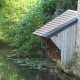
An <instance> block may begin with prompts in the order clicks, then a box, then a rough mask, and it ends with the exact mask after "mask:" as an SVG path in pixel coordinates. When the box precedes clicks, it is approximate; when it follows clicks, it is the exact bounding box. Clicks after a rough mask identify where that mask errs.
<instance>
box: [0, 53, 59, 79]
mask: <svg viewBox="0 0 80 80" xmlns="http://www.w3.org/2000/svg"><path fill="white" fill-rule="evenodd" d="M1 53H2V52H1ZM4 53H5V52H4ZM53 79H54V80H59V79H58V78H57V77H56V75H50V74H49V70H45V71H40V70H36V69H30V68H29V67H23V66H20V65H18V64H16V63H13V62H12V61H10V60H7V59H6V55H5V54H3V53H2V54H1V55H0V80H53Z"/></svg>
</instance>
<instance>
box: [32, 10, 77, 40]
mask: <svg viewBox="0 0 80 80" xmlns="http://www.w3.org/2000/svg"><path fill="white" fill-rule="evenodd" d="M77 20H78V19H77V11H73V10H67V11H65V12H64V13H62V14H61V15H60V16H58V17H56V18H55V19H53V20H51V21H50V22H48V23H47V24H46V25H44V26H43V27H41V28H40V29H38V30H36V31H35V32H33V34H35V35H38V36H42V37H45V38H47V39H48V38H50V37H51V36H53V35H55V34H57V33H59V32H61V31H62V30H64V29H66V28H68V27H70V26H71V25H73V24H74V23H76V22H77Z"/></svg>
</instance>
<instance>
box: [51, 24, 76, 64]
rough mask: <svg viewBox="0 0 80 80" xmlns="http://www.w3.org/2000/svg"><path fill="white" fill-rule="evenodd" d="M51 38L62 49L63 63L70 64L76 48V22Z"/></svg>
mask: <svg viewBox="0 0 80 80" xmlns="http://www.w3.org/2000/svg"><path fill="white" fill-rule="evenodd" d="M51 40H52V41H53V42H54V43H55V44H56V46H57V47H58V48H59V49H60V50H61V64H62V65H68V64H69V62H70V61H71V59H72V56H73V53H74V50H75V42H76V41H75V40H76V24H74V25H72V26H71V27H69V28H67V29H65V30H63V31H62V32H60V33H58V34H57V35H55V36H53V37H51Z"/></svg>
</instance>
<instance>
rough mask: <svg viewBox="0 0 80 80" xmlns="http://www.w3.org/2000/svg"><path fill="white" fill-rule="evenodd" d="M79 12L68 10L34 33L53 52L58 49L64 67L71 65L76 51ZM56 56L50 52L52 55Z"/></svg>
mask: <svg viewBox="0 0 80 80" xmlns="http://www.w3.org/2000/svg"><path fill="white" fill-rule="evenodd" d="M77 21H78V19H77V11H74V10H67V11H65V12H64V13H62V14H61V15H59V16H58V17H56V18H54V19H53V20H51V21H50V22H48V23H47V24H46V25H44V26H43V27H41V28H40V29H38V30H36V31H35V32H33V34H35V35H38V36H39V37H40V38H42V39H43V40H44V41H45V42H46V40H47V45H48V46H49V47H50V48H51V49H52V50H53V49H54V48H56V47H57V48H58V49H59V50H60V53H58V54H57V53H56V54H57V55H59V56H60V61H61V64H62V65H63V66H66V65H68V64H69V63H70V61H71V59H72V57H73V53H74V51H75V43H76V32H77V31H76V27H77ZM52 54H53V55H55V53H54V51H53V52H51V51H50V55H52Z"/></svg>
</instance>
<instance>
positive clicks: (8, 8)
mask: <svg viewBox="0 0 80 80" xmlns="http://www.w3.org/2000/svg"><path fill="white" fill-rule="evenodd" d="M35 3H36V0H0V5H1V9H0V20H1V21H0V30H1V31H2V32H3V33H4V36H6V38H8V40H9V39H10V38H12V35H11V33H12V31H13V30H14V29H15V28H16V26H17V21H19V18H20V17H21V16H23V15H24V14H25V13H27V11H28V10H29V9H30V8H31V7H33V6H34V5H35Z"/></svg>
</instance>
